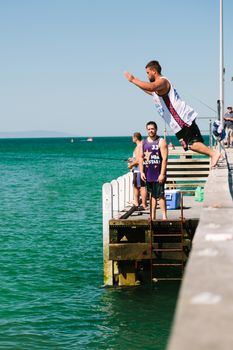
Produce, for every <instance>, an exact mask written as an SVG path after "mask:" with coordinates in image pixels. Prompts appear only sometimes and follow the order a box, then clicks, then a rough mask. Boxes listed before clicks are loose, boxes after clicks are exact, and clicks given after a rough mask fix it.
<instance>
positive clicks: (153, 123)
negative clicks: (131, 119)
mask: <svg viewBox="0 0 233 350" xmlns="http://www.w3.org/2000/svg"><path fill="white" fill-rule="evenodd" d="M148 125H154V127H155V129H156V130H157V129H158V127H157V124H156V122H154V121H153V120H151V121H149V122H148V123H146V128H147V127H148Z"/></svg>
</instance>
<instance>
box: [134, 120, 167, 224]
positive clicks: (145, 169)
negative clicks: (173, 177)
mask: <svg viewBox="0 0 233 350" xmlns="http://www.w3.org/2000/svg"><path fill="white" fill-rule="evenodd" d="M146 129H147V133H148V137H147V138H146V139H145V140H143V143H142V148H141V155H140V158H139V169H140V172H141V178H142V180H143V181H146V187H147V191H148V192H149V193H150V194H151V199H150V219H151V220H155V219H156V207H157V200H159V205H160V209H161V211H162V217H163V220H167V208H166V199H165V193H164V184H165V181H166V170H167V158H168V149H167V144H166V141H165V140H164V139H163V138H161V137H159V136H158V135H157V124H156V123H155V122H154V121H150V122H148V123H147V124H146Z"/></svg>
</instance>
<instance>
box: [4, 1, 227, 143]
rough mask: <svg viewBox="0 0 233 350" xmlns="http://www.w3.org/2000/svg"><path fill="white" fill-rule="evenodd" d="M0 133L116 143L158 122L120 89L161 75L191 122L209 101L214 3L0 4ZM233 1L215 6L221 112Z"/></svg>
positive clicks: (214, 70) (146, 101)
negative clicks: (154, 65) (156, 68)
mask: <svg viewBox="0 0 233 350" xmlns="http://www.w3.org/2000/svg"><path fill="white" fill-rule="evenodd" d="M0 30H1V39H0V54H1V55H0V63H1V64H0V67H1V68H0V99H1V100H0V119H1V127H0V131H3V132H5V131H6V132H9V131H12V132H15V131H31V130H50V131H60V132H68V133H73V134H75V135H77V136H80V135H83V136H85V135H88V136H89V135H90V136H107V135H110V136H118V135H119V136H121V135H122V136H123V135H130V134H132V132H134V131H141V132H142V133H143V132H144V130H145V123H146V122H147V121H148V120H151V119H152V120H153V119H154V120H156V121H158V125H159V127H160V129H163V125H164V123H163V122H162V121H161V119H160V117H159V116H158V114H157V112H156V110H155V107H154V106H153V102H152V101H151V97H150V96H149V95H146V94H144V93H143V92H142V91H140V90H139V89H138V88H136V87H135V86H133V85H132V84H130V83H128V81H127V80H126V79H125V78H124V76H123V71H124V70H128V71H129V72H131V73H133V74H134V75H135V76H137V77H138V78H140V79H142V80H146V75H145V69H144V67H145V64H146V63H147V62H148V61H150V60H152V59H157V60H159V61H160V63H161V65H162V68H163V74H164V75H165V76H167V77H168V78H169V79H170V80H171V81H172V82H173V85H175V87H176V88H177V90H178V92H179V93H180V95H181V96H182V97H183V98H184V99H185V100H186V102H187V103H188V104H189V105H191V106H193V107H194V109H196V110H197V112H198V113H199V115H200V116H207V117H208V116H214V115H215V114H214V112H212V111H211V110H210V109H208V108H207V107H205V106H204V104H203V103H201V102H199V100H201V101H202V102H204V103H206V104H207V105H209V106H210V107H211V108H213V109H216V100H217V99H218V98H219V0H195V1H191V0H189V1H187V0H176V1H173V0H168V1H164V0H147V1H139V0H124V1H123V0H118V1H111V0H98V1H95V0H92V1H91V0H86V1H81V0H9V1H3V0H2V1H1V2H0ZM232 33H233V1H232V0H224V61H225V68H226V75H225V106H227V105H233V82H231V76H233V44H232V40H233V36H232Z"/></svg>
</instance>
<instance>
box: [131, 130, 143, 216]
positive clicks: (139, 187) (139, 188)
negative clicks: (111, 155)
mask: <svg viewBox="0 0 233 350" xmlns="http://www.w3.org/2000/svg"><path fill="white" fill-rule="evenodd" d="M132 141H133V142H134V143H136V147H135V149H134V152H133V158H129V159H128V161H129V164H128V168H129V169H130V170H132V171H133V188H134V201H135V203H134V204H135V206H137V207H138V206H139V200H140V195H141V199H142V208H143V209H144V210H145V209H146V208H147V203H146V197H147V191H146V183H145V181H143V180H142V179H141V174H140V171H139V155H140V151H141V147H142V135H141V134H140V132H135V133H134V134H133V136H132Z"/></svg>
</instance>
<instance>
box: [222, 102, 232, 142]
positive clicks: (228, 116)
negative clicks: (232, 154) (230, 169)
mask: <svg viewBox="0 0 233 350" xmlns="http://www.w3.org/2000/svg"><path fill="white" fill-rule="evenodd" d="M224 121H225V122H224V129H225V131H226V146H227V147H231V146H232V147H233V109H232V107H230V106H229V107H227V111H226V113H225V114H224Z"/></svg>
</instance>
